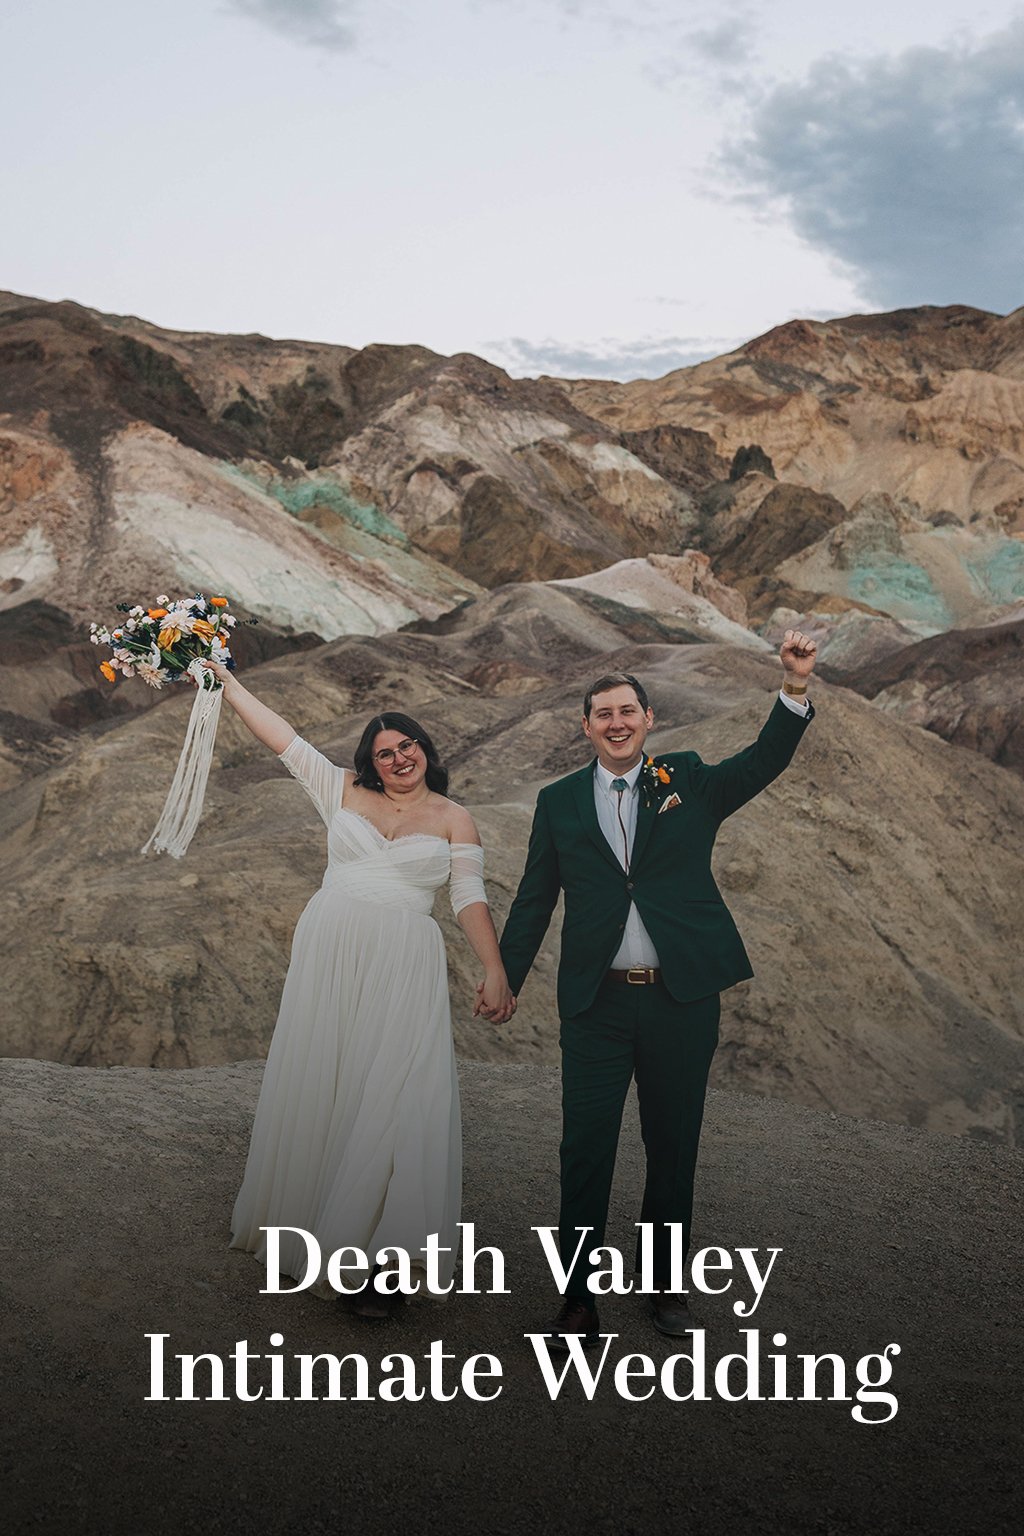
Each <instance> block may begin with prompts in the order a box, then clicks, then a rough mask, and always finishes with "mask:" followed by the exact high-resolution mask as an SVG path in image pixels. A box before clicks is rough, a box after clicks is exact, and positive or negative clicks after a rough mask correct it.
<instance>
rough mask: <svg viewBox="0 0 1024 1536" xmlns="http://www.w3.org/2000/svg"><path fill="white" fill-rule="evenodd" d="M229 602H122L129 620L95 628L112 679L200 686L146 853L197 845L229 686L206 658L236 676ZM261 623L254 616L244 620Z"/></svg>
mask: <svg viewBox="0 0 1024 1536" xmlns="http://www.w3.org/2000/svg"><path fill="white" fill-rule="evenodd" d="M227 610H228V599H227V598H226V597H211V598H209V599H207V598H205V597H203V596H202V594H201V593H197V594H196V596H195V597H180V598H175V599H174V600H173V602H172V600H171V599H170V598H169V597H166V596H163V597H158V598H157V600H156V602H155V604H154V605H153V607H152V608H144V607H143V606H142V605H141V604H138V603H136V604H135V605H134V606H133V605H132V604H130V603H118V605H117V611H118V612H119V613H123V614H124V615H125V617H124V619H123V620H122V621H121V623H120V624H118V625H117V626H116V627H115V628H114V629H108V628H107V627H106V625H103V624H90V626H89V638H90V640H91V641H92V643H93V645H108V646H109V647H110V657H109V660H106V661H101V662H100V671H101V672H102V673H103V676H104V677H105V678H106V679H107V681H108V682H111V683H113V682H115V681H116V679H117V674H118V673H119V672H120V674H121V676H122V677H141V678H142V680H143V682H144V683H147V684H148V685H149V687H150V688H162V687H163V686H164V684H165V683H174V682H181V681H183V680H184V679H185V678H191V679H193V680H194V681H195V683H196V684H197V687H196V696H195V700H194V702H193V705H192V714H191V715H190V717H189V722H188V731H187V733H186V736H185V745H184V746H183V747H182V749H181V756H180V758H179V759H178V766H177V769H176V770H175V774H174V778H173V780H172V782H171V787H170V790H169V791H168V795H167V800H166V802H165V804H164V808H163V810H162V811H161V813H160V819H159V820H158V822H157V824H156V826H155V828H154V829H153V834H152V836H151V837H150V838H149V840H148V841H147V843H146V844H145V846H144V848H143V849H142V852H143V853H148V852H149V850H150V849H151V848H152V849H154V850H155V851H156V852H157V853H169V854H171V855H172V857H173V858H176V859H180V858H181V857H182V856H183V854H184V853H185V851H186V850H187V848H188V845H189V843H190V842H191V841H192V838H193V835H194V833H195V830H196V827H197V826H198V825H199V818H200V816H201V815H202V811H203V796H204V795H205V793H206V781H207V779H208V777H209V774H210V764H211V763H212V761H213V745H214V741H215V740H216V736H217V721H218V719H219V718H220V706H221V698H222V696H223V691H224V690H223V688H222V686H221V684H220V683H219V682H218V681H217V679H216V677H215V676H214V675H213V673H212V672H210V671H208V670H207V669H206V667H204V666H203V662H204V661H206V660H213V661H218V662H221V663H222V664H223V665H224V666H226V667H227V668H228V670H229V671H232V672H233V671H234V669H235V663H234V661H233V660H232V657H231V651H230V649H229V642H230V639H231V631H232V629H234V627H235V625H236V624H237V623H238V620H237V619H236V618H235V616H234V614H231V613H228V611H227ZM246 622H247V623H249V624H255V623H256V620H255V619H248V620H246Z"/></svg>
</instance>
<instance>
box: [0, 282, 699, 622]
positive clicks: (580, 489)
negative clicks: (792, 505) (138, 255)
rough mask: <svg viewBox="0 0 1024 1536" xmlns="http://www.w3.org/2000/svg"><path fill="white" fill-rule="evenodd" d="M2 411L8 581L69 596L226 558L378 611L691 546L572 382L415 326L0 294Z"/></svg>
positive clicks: (324, 596)
mask: <svg viewBox="0 0 1024 1536" xmlns="http://www.w3.org/2000/svg"><path fill="white" fill-rule="evenodd" d="M0 413H6V415H3V414H0V471H2V475H3V479H2V481H0V485H2V490H0V497H2V500H0V511H2V513H3V520H4V522H3V539H2V545H0V583H3V582H6V583H7V591H8V601H11V600H15V601H24V600H25V599H27V598H30V597H36V598H45V599H47V600H49V601H51V602H57V603H58V604H59V605H60V606H62V607H64V608H67V609H68V610H69V611H72V612H75V613H80V612H84V610H85V609H86V608H88V607H89V606H90V605H93V604H95V603H96V602H97V601H104V602H105V601H108V600H110V598H111V597H112V595H113V593H114V592H115V591H116V592H117V593H118V594H119V595H120V593H121V591H122V590H123V587H124V584H125V581H126V580H131V581H134V582H135V583H137V584H138V583H142V585H143V586H146V585H149V584H151V579H152V576H153V573H154V572H157V573H158V574H157V575H156V580H157V581H159V582H163V583H165V584H166V582H168V581H169V580H170V579H171V575H172V574H173V575H174V576H176V577H177V578H178V579H179V580H181V581H183V582H185V583H186V584H192V585H209V584H210V583H211V582H214V583H218V584H219V583H220V582H222V580H223V572H224V571H225V570H228V571H229V572H230V574H231V577H232V583H233V591H234V594H235V596H236V598H237V599H238V601H239V602H241V603H243V604H244V605H245V606H247V607H248V608H249V609H251V611H253V612H255V613H258V614H260V615H261V616H264V617H266V618H268V619H272V620H273V621H274V622H276V623H284V622H290V623H291V625H292V626H293V627H294V628H297V629H312V630H315V631H317V632H318V633H321V634H323V635H324V636H325V637H327V638H333V637H334V636H335V635H337V634H339V633H341V632H349V633H350V632H352V631H357V632H363V633H374V632H376V631H377V630H380V629H385V628H393V627H396V626H397V625H398V624H401V623H402V622H405V621H406V620H408V619H411V618H415V617H416V616H417V615H420V614H426V615H431V616H432V615H435V614H436V613H438V612H439V611H441V610H442V609H443V608H445V607H450V606H452V604H453V603H454V602H456V601H458V600H460V598H462V597H465V596H467V595H469V594H470V593H472V592H474V591H476V590H478V589H477V587H476V585H475V583H476V582H478V581H480V582H484V583H487V584H491V583H494V582H496V581H505V580H510V579H520V578H522V577H524V576H526V577H529V576H532V575H541V576H571V575H575V574H577V573H578V572H580V571H584V570H592V569H594V568H595V567H596V566H599V565H605V564H608V563H609V562H610V561H612V560H614V559H616V558H620V557H623V556H629V555H639V554H645V553H646V552H647V550H648V549H649V548H661V549H666V550H677V549H678V548H680V547H681V541H682V540H683V538H684V535H685V532H686V530H687V528H688V527H690V526H692V524H693V522H694V516H693V506H692V498H691V497H690V495H689V493H688V491H687V490H686V489H685V488H683V487H682V485H681V484H676V483H675V482H674V481H672V482H670V481H669V480H666V479H663V478H662V477H661V476H660V475H659V474H657V473H656V472H655V471H654V470H653V469H651V468H649V466H648V465H647V463H646V462H645V461H644V460H643V458H642V457H637V456H636V455H635V454H634V453H632V452H630V451H629V450H628V449H627V448H626V447H624V446H623V445H622V444H621V443H620V442H619V441H618V437H617V434H615V433H612V432H609V431H608V430H607V429H606V428H604V427H603V426H602V425H601V424H600V423H599V422H595V421H592V420H590V419H589V418H588V417H586V416H584V415H583V414H582V413H581V412H580V411H579V410H577V409H576V407H574V406H573V405H571V404H570V402H569V401H568V400H567V398H566V396H565V394H564V393H563V392H562V391H561V390H559V389H557V388H555V387H553V386H551V385H545V384H538V383H535V382H532V381H529V380H524V381H513V380H511V379H509V377H508V375H507V374H505V373H504V372H503V371H502V370H501V369H499V368H495V367H492V366H491V365H490V364H488V363H484V362H482V361H481V360H480V359H479V358H474V357H470V356H468V355H462V356H458V357H455V358H443V357H439V356H437V355H436V354H434V353H431V352H428V351H426V349H424V348H422V347H368V348H365V349H364V350H363V351H361V352H354V351H353V350H352V349H351V348H347V347H330V346H323V345H319V344H316V343H307V342H287V341H285V342H277V341H270V340H268V339H267V338H265V337H260V336H243V337H232V336H224V337H219V336H206V335H193V334H183V333H180V332H170V331H164V330H161V329H159V328H158V327H156V326H152V325H148V324H147V323H145V322H144V321H140V320H136V319H132V318H124V317H120V316H110V315H100V314H98V313H97V312H95V311H93V310H87V309H83V308H81V307H80V306H78V305H75V304H68V303H64V304H46V303H41V302H38V301H35V300H25V299H19V298H18V297H17V296H16V295H6V296H4V302H3V303H0ZM682 457H683V458H684V459H687V460H688V461H689V460H692V459H693V452H692V448H691V449H690V450H689V451H688V452H687V453H686V454H683V455H682ZM705 457H707V455H705ZM711 458H712V459H713V454H712V455H711ZM675 459H676V461H678V460H679V459H680V454H679V453H678V452H677V453H676V455H675ZM435 557H436V558H435ZM438 561H441V562H443V564H439V563H438ZM455 572H458V573H459V574H458V575H456V574H455ZM286 616H287V617H286Z"/></svg>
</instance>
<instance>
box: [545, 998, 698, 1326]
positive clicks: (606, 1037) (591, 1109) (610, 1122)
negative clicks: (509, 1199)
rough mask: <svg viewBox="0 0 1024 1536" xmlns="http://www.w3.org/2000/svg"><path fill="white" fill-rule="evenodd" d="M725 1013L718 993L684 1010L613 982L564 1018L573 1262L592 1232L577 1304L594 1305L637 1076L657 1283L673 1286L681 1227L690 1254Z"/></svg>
mask: <svg viewBox="0 0 1024 1536" xmlns="http://www.w3.org/2000/svg"><path fill="white" fill-rule="evenodd" d="M719 1012H720V1008H719V995H718V993H717V992H715V993H712V994H711V996H709V997H703V998H699V999H698V1000H697V1001H696V1002H689V1003H678V1002H676V1000H675V999H674V998H673V997H672V996H671V994H670V993H669V992H668V990H667V988H666V987H665V986H664V985H663V984H662V983H661V982H660V981H659V982H655V983H653V984H652V985H646V986H633V985H630V984H629V983H628V982H624V981H617V980H614V979H612V978H611V977H609V978H607V979H606V980H605V981H603V982H602V983H601V986H600V988H599V989H598V993H597V996H596V997H595V999H594V1001H593V1003H592V1004H591V1006H590V1007H589V1008H587V1009H585V1010H584V1012H583V1013H578V1014H575V1015H574V1016H573V1017H572V1018H563V1020H562V1024H561V1045H562V1143H561V1150H560V1159H561V1175H562V1178H561V1184H562V1197H561V1207H560V1211H559V1248H560V1251H561V1255H562V1262H563V1264H567V1263H568V1261H569V1259H570V1257H571V1256H572V1254H573V1253H575V1251H576V1248H577V1245H578V1244H579V1241H580V1231H581V1229H582V1228H585V1227H590V1228H591V1229H592V1230H591V1232H590V1234H589V1236H588V1237H587V1240H586V1241H585V1242H584V1243H583V1245H582V1247H581V1248H580V1255H579V1258H578V1259H577V1261H576V1263H575V1264H574V1266H573V1269H572V1272H571V1274H570V1277H569V1283H568V1285H567V1287H566V1292H565V1294H566V1296H567V1297H569V1298H570V1299H572V1300H579V1301H585V1302H586V1303H587V1304H588V1305H592V1304H593V1298H592V1296H591V1294H590V1292H589V1290H588V1288H587V1280H588V1277H589V1275H590V1273H591V1271H592V1269H593V1267H594V1266H592V1265H591V1263H590V1260H589V1254H590V1252H591V1250H592V1249H593V1248H594V1247H595V1246H596V1245H598V1244H600V1243H603V1242H604V1237H605V1224H606V1220H607V1215H608V1200H609V1196H610V1193H611V1186H612V1174H613V1173H614V1170H615V1152H616V1148H617V1146H618V1140H619V1128H620V1125H621V1121H622V1108H623V1105H624V1103H625V1099H626V1094H627V1092H628V1090H629V1085H630V1083H631V1082H632V1080H633V1079H634V1078H635V1079H636V1088H637V1101H638V1104H639V1108H640V1128H641V1133H642V1135H643V1142H644V1151H645V1154H646V1158H647V1180H646V1184H645V1186H644V1198H643V1206H642V1209H641V1214H640V1219H641V1221H642V1222H645V1223H647V1222H649V1223H651V1224H652V1225H653V1248H654V1279H655V1283H656V1285H658V1286H659V1287H660V1288H662V1289H666V1288H667V1287H668V1284H669V1262H670V1232H669V1226H670V1225H671V1224H675V1225H677V1226H678V1228H679V1233H680V1237H681V1242H682V1251H683V1252H684V1253H685V1252H686V1250H687V1248H688V1247H689V1242H690V1225H691V1220H692V1213H693V1176H694V1170H695V1168H696V1165H697V1148H698V1145H699V1142H700V1131H701V1121H702V1118H703V1113H704V1097H705V1091H706V1088H707V1081H708V1072H709V1071H710V1068H711V1060H712V1057H713V1056H714V1054H715V1047H716V1046H717V1044H718V1020H719ZM638 1249H639V1234H638ZM637 1262H638V1263H639V1258H638V1261H637Z"/></svg>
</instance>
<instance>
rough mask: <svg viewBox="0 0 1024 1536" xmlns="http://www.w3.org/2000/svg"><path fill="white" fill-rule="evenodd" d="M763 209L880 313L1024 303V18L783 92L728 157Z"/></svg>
mask: <svg viewBox="0 0 1024 1536" xmlns="http://www.w3.org/2000/svg"><path fill="white" fill-rule="evenodd" d="M722 165H723V168H724V170H725V172H726V174H727V176H728V177H730V178H732V179H733V182H734V185H735V184H736V183H737V182H738V183H739V185H740V186H742V187H743V188H744V189H745V194H744V195H745V198H746V200H747V201H748V202H752V203H753V204H754V205H755V206H758V207H760V208H763V209H765V210H768V211H776V210H777V209H778V207H779V205H780V203H781V204H782V206H783V207H784V208H785V209H786V210H787V212H788V216H789V218H790V220H791V222H792V225H793V228H794V229H795V231H796V232H797V234H799V235H800V236H801V237H802V238H803V239H804V240H806V241H808V242H809V244H811V245H812V246H814V247H815V248H817V249H819V250H821V251H823V252H824V253H826V254H827V255H829V256H830V257H832V258H833V259H835V260H837V261H839V262H840V263H842V264H843V265H845V266H846V267H847V269H852V272H853V274H854V275H855V278H856V279H857V280H858V286H859V287H860V289H861V291H862V293H863V295H864V298H865V300H866V301H867V302H869V303H871V304H877V305H881V306H884V307H894V308H898V307H903V306H909V305H917V304H926V303H930V304H948V303H954V302H957V303H967V304H974V305H977V306H979V307H981V308H985V309H994V310H996V311H998V312H1003V311H1006V310H1010V309H1014V308H1016V307H1017V306H1018V305H1020V304H1021V303H1024V261H1022V251H1024V197H1022V188H1024V19H1020V18H1019V19H1017V20H1016V21H1014V22H1013V23H1012V24H1011V25H1010V26H1009V27H1007V28H1006V29H1005V30H1003V31H1001V32H999V33H996V34H993V35H992V36H989V37H987V38H985V39H982V40H980V41H974V42H968V43H963V42H960V43H954V44H950V45H948V46H945V47H941V48H924V47H919V48H911V49H909V50H907V51H906V52H904V53H901V54H898V55H895V56H876V57H872V58H868V59H865V60H862V61H859V62H847V61H844V60H842V59H839V58H836V57H832V56H829V57H826V58H823V59H821V60H820V61H819V62H818V63H817V64H815V65H814V66H813V67H812V68H811V70H810V71H809V72H808V74H807V75H806V77H805V78H804V79H803V80H802V81H799V82H797V83H795V84H784V85H776V86H775V87H773V88H772V89H771V90H770V91H769V92H768V93H767V94H766V95H765V96H764V97H763V99H762V100H761V101H760V102H759V103H758V105H757V106H756V107H755V108H754V111H753V114H752V116H751V119H750V124H749V132H748V133H747V135H746V136H745V137H744V138H743V139H742V140H741V141H739V142H733V144H732V145H731V146H729V147H728V148H727V150H726V151H725V153H724V155H723V159H722Z"/></svg>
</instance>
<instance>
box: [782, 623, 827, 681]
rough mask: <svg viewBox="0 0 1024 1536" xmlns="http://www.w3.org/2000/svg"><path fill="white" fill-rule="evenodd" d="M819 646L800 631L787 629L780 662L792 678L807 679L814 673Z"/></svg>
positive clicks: (783, 639)
mask: <svg viewBox="0 0 1024 1536" xmlns="http://www.w3.org/2000/svg"><path fill="white" fill-rule="evenodd" d="M817 656H818V646H817V643H816V641H814V640H812V639H811V637H810V635H805V634H804V633H803V631H802V630H800V629H787V630H786V633H785V635H784V636H783V638H782V645H781V646H780V647H779V660H780V661H781V662H782V665H783V667H784V668H785V670H786V672H787V674H788V675H789V676H790V677H794V678H801V679H807V678H808V677H810V675H811V673H812V672H813V671H814V663H815V661H816V660H817Z"/></svg>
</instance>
